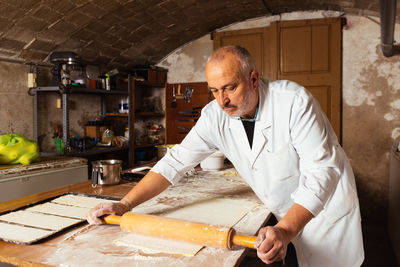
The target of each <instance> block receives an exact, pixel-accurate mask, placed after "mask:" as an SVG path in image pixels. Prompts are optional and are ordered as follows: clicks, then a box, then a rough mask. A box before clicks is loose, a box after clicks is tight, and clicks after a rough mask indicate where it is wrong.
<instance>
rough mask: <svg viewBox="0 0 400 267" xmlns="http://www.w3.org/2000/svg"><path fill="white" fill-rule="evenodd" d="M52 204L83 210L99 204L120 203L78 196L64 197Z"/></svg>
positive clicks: (54, 200)
mask: <svg viewBox="0 0 400 267" xmlns="http://www.w3.org/2000/svg"><path fill="white" fill-rule="evenodd" d="M51 202H53V203H57V204H63V205H69V206H77V207H82V208H93V207H94V206H96V205H97V204H99V203H112V202H118V201H115V200H109V199H102V198H95V197H86V196H78V195H64V196H61V197H58V198H55V199H53V200H52V201H51Z"/></svg>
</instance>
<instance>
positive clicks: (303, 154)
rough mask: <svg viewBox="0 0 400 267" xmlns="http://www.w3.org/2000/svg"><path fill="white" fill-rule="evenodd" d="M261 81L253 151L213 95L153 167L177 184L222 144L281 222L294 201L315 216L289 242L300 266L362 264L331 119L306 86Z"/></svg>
mask: <svg viewBox="0 0 400 267" xmlns="http://www.w3.org/2000/svg"><path fill="white" fill-rule="evenodd" d="M259 84H260V86H259V111H258V116H257V119H256V122H255V126H254V137H253V146H252V149H251V148H250V145H249V143H248V140H247V136H246V132H245V130H244V127H243V124H242V122H241V121H240V120H236V119H233V118H230V117H229V116H228V115H227V114H226V113H225V112H224V111H223V110H222V109H221V108H220V107H219V105H218V103H217V102H216V101H215V100H214V101H211V102H210V103H209V104H208V105H206V106H205V107H204V108H203V110H202V112H201V116H200V118H199V120H198V122H197V123H196V125H195V127H193V129H192V130H191V131H190V133H189V134H188V135H187V136H186V138H185V139H184V140H183V141H182V143H181V144H180V145H176V146H174V147H173V148H172V149H170V150H169V151H168V153H167V154H166V155H165V157H164V158H163V159H161V160H160V161H159V162H158V163H157V164H156V165H155V166H154V168H153V169H152V170H153V171H154V172H156V173H160V174H162V175H163V176H164V177H165V178H166V179H168V180H169V181H170V182H171V183H172V184H174V183H176V182H177V181H178V180H179V179H180V177H181V176H182V175H183V174H184V173H185V172H186V171H188V170H190V169H191V168H193V167H194V166H196V165H197V164H198V163H199V162H200V161H201V160H203V159H204V158H206V157H207V156H208V155H210V154H212V153H213V152H215V151H216V150H219V151H221V152H222V153H224V155H225V156H226V157H227V158H228V159H229V160H230V161H231V162H232V164H233V165H234V167H235V168H236V170H237V171H238V173H239V174H240V175H241V176H242V177H243V179H244V180H245V181H246V182H247V183H248V184H249V185H250V186H251V188H252V189H253V190H254V192H255V193H256V194H257V196H258V197H259V198H260V200H261V201H262V202H263V203H264V204H265V205H266V206H267V207H268V208H269V209H270V210H271V211H272V213H273V214H274V215H275V216H276V217H277V219H278V220H280V219H281V218H282V217H283V216H284V215H285V214H286V213H287V212H288V210H289V208H290V207H291V206H292V205H293V203H298V204H300V205H302V206H303V207H305V208H306V209H308V210H309V211H310V212H311V213H312V214H313V215H314V218H313V219H312V220H311V221H310V222H309V223H308V224H307V225H306V226H305V228H304V229H303V230H302V231H301V232H300V233H299V234H298V235H297V236H296V237H295V238H294V239H293V240H292V242H293V244H294V246H295V248H296V253H297V259H298V262H299V265H300V266H302V267H303V266H312V267H314V266H315V267H320V266H324V267H330V266H332V267H337V266H341V267H347V266H360V265H361V263H362V262H363V260H364V249H363V241H362V233H361V218H360V210H359V203H358V197H357V191H356V185H355V180H354V175H353V171H352V169H351V166H350V164H349V161H348V159H347V157H346V155H345V153H344V151H343V149H342V148H341V147H340V145H339V143H338V140H337V137H336V135H335V133H334V131H333V129H332V127H331V125H330V123H329V121H328V119H327V118H326V116H325V114H324V112H323V111H322V109H321V107H320V106H319V104H318V102H317V101H316V100H315V99H314V98H313V97H312V95H311V94H310V93H309V92H308V91H307V90H306V89H305V88H304V87H302V86H300V85H298V84H296V83H294V82H290V81H274V82H270V83H268V84H266V83H265V82H263V81H262V80H260V83H259ZM204 186H207V185H204Z"/></svg>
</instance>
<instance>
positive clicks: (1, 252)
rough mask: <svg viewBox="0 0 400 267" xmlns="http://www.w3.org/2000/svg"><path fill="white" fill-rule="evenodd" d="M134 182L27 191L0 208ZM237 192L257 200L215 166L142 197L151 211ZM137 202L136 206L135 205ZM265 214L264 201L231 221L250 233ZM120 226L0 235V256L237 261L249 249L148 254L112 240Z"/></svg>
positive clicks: (119, 192) (51, 262) (125, 187)
mask: <svg viewBox="0 0 400 267" xmlns="http://www.w3.org/2000/svg"><path fill="white" fill-rule="evenodd" d="M135 184H136V183H135V182H124V183H121V184H119V185H114V186H98V187H96V188H92V186H91V184H90V181H85V182H81V183H76V184H73V185H70V186H65V187H62V188H59V189H54V190H50V191H47V192H43V193H39V194H36V195H30V196H27V197H23V198H19V199H16V200H12V201H7V202H4V203H1V204H0V212H2V211H7V210H11V209H15V208H18V207H21V206H24V205H27V204H30V203H34V202H37V201H40V200H44V199H47V198H50V197H55V196H58V195H61V194H64V193H68V192H76V193H83V194H92V195H102V196H113V197H122V196H124V195H125V194H126V193H127V192H128V191H129V190H130V189H131V188H132V187H133V186H135ZM220 197H229V198H236V199H238V198H240V199H246V200H250V201H254V202H258V203H260V202H259V200H258V198H257V197H256V196H255V194H254V193H253V191H252V190H251V189H250V187H249V186H248V185H247V184H246V183H245V182H244V181H243V180H242V179H241V177H239V176H238V175H237V173H236V172H235V170H234V169H225V170H222V171H218V172H205V171H197V172H194V173H191V174H190V175H188V176H187V177H184V178H182V180H181V181H180V182H179V183H177V184H176V185H173V186H170V187H169V188H168V189H167V190H166V191H164V192H163V193H161V194H160V195H158V196H157V197H155V198H153V199H151V200H149V201H147V202H145V203H143V204H142V205H141V207H142V208H146V209H147V210H148V211H150V212H149V213H151V214H155V215H158V214H162V213H163V212H164V211H165V210H168V209H173V208H176V207H183V206H186V205H188V204H191V203H194V202H196V201H201V200H205V199H210V198H220ZM138 207H139V206H138ZM269 217H270V211H269V210H268V209H267V208H266V207H265V206H263V205H261V203H260V205H258V206H256V207H255V208H253V209H252V210H251V211H250V212H249V213H248V214H247V215H246V216H245V217H243V218H242V219H241V220H240V221H239V223H237V224H236V225H235V227H234V228H235V229H236V231H237V232H238V234H245V235H255V234H256V232H257V231H258V229H259V228H260V227H261V226H263V225H264V224H265V223H266V221H267V220H268V218H269ZM123 234H124V232H123V231H122V230H121V229H120V227H119V226H115V225H100V226H94V225H88V224H86V223H85V224H83V225H80V226H77V227H74V228H72V229H70V230H68V231H66V232H62V233H60V234H58V235H56V236H55V237H53V238H51V239H48V240H46V241H44V242H41V243H39V244H35V245H30V246H24V245H17V244H12V243H7V242H2V241H0V261H2V262H8V263H11V264H15V265H18V266H60V265H62V266H236V265H237V264H238V263H239V262H240V261H241V260H242V259H243V257H244V256H245V255H246V252H247V251H248V249H245V248H242V247H236V246H235V247H233V249H232V250H226V249H219V248H211V247H205V248H203V249H202V250H200V252H199V253H198V254H197V255H196V256H193V257H190V256H183V255H172V254H166V253H157V254H152V253H148V252H146V251H141V250H138V249H136V248H129V247H121V246H117V245H115V244H114V243H113V241H114V240H115V239H116V238H117V237H118V236H121V235H123Z"/></svg>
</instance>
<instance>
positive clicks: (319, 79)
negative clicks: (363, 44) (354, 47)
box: [272, 18, 342, 140]
mask: <svg viewBox="0 0 400 267" xmlns="http://www.w3.org/2000/svg"><path fill="white" fill-rule="evenodd" d="M273 24H277V26H276V27H277V34H278V38H277V40H278V42H279V44H278V48H279V61H278V62H279V64H278V79H280V80H291V81H295V82H297V83H299V84H301V85H302V86H304V87H306V88H307V89H308V90H309V91H310V92H311V93H312V95H313V96H314V97H315V98H316V99H317V100H318V102H319V103H320V105H321V107H322V110H323V111H324V112H325V114H326V115H327V117H328V118H329V120H330V122H331V124H332V126H333V129H334V130H335V132H336V135H337V136H338V138H339V140H341V53H342V51H341V42H342V40H341V20H340V18H329V19H313V20H302V21H281V22H276V23H273ZM272 26H273V27H274V25H272Z"/></svg>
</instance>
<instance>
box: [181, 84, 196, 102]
mask: <svg viewBox="0 0 400 267" xmlns="http://www.w3.org/2000/svg"><path fill="white" fill-rule="evenodd" d="M193 91H194V89H193V88H190V86H189V85H187V86H186V90H185V95H184V96H183V99H185V100H186V101H187V102H188V103H190V98H192V94H193Z"/></svg>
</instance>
